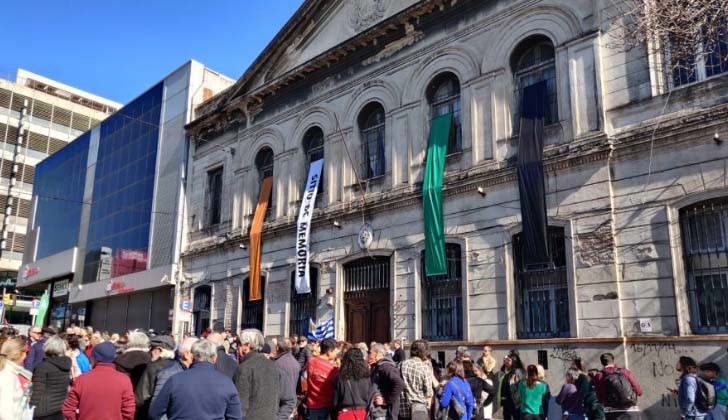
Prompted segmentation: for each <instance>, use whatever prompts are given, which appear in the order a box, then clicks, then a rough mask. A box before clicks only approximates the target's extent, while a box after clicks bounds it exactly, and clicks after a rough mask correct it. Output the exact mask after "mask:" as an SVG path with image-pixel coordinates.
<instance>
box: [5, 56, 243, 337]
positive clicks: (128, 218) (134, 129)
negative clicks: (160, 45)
mask: <svg viewBox="0 0 728 420" xmlns="http://www.w3.org/2000/svg"><path fill="white" fill-rule="evenodd" d="M231 83H232V81H231V80H229V79H227V78H225V77H224V76H222V75H220V74H218V73H216V72H213V71H212V70H210V69H207V68H205V67H204V66H203V65H202V64H200V63H197V62H195V61H190V62H188V63H187V64H185V65H184V66H182V67H180V68H179V69H177V70H176V71H175V72H173V73H172V74H170V75H169V76H167V77H166V78H165V79H164V80H162V81H160V82H159V83H157V84H156V85H154V86H152V87H151V88H150V89H148V90H147V91H146V92H144V93H143V94H141V95H140V96H139V97H137V98H136V99H134V100H132V101H131V102H129V103H128V104H127V105H125V106H124V107H123V108H121V109H119V110H118V111H117V112H115V113H114V114H112V115H111V116H110V117H109V118H108V119H107V120H105V121H104V122H103V123H101V124H99V125H97V126H96V127H94V128H93V129H91V130H89V131H87V132H85V133H83V134H82V135H81V136H79V137H78V138H76V139H75V140H74V141H73V142H71V143H70V144H69V145H68V146H66V147H64V148H63V149H61V150H59V151H58V152H56V153H54V154H53V155H52V156H50V157H49V158H47V159H45V160H44V161H42V162H41V163H39V164H38V166H37V171H36V185H35V189H34V191H33V211H32V212H31V218H30V220H31V221H32V223H31V226H30V232H31V234H30V239H31V240H30V241H29V246H28V247H26V250H25V255H24V256H25V261H24V263H25V264H24V266H23V269H22V276H21V278H20V280H19V286H21V287H27V288H40V289H48V290H50V292H51V307H50V311H49V313H50V321H49V322H50V323H51V324H53V325H56V326H59V327H62V326H64V325H68V324H69V323H76V324H79V323H80V324H84V323H85V324H89V325H93V326H94V327H95V328H98V329H101V330H108V331H115V332H121V331H125V330H128V329H133V328H153V329H155V330H157V331H171V321H172V318H171V317H172V308H173V306H174V303H175V300H176V299H175V294H174V287H173V286H174V284H176V282H177V278H178V277H177V276H178V274H179V272H178V265H179V253H180V247H181V245H182V238H183V235H182V229H183V228H182V219H183V217H184V216H183V212H184V208H183V206H182V205H181V204H182V203H183V202H184V195H185V184H186V177H185V171H186V165H185V162H186V158H187V149H188V141H187V139H186V136H185V133H184V125H185V124H186V123H187V122H189V120H190V117H191V109H192V106H193V105H194V104H196V103H201V102H202V101H203V100H204V99H205V98H209V97H210V96H212V94H214V93H215V92H216V91H219V90H221V89H223V88H224V87H227V86H229V85H230V84H231Z"/></svg>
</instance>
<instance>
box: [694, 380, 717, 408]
mask: <svg viewBox="0 0 728 420" xmlns="http://www.w3.org/2000/svg"><path fill="white" fill-rule="evenodd" d="M695 380H696V381H697V383H698V391H697V393H696V394H695V406H696V407H697V408H698V409H699V410H700V411H702V412H704V413H707V412H709V411H711V410H712V409H713V408H715V387H714V386H713V384H711V383H710V382H708V381H706V380H705V379H703V378H701V377H700V376H695Z"/></svg>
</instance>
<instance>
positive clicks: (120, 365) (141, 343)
mask: <svg viewBox="0 0 728 420" xmlns="http://www.w3.org/2000/svg"><path fill="white" fill-rule="evenodd" d="M128 339H129V342H128V343H127V345H126V349H125V350H124V352H123V353H121V354H120V355H119V356H117V357H116V360H114V364H115V365H116V370H118V371H119V372H121V373H123V374H125V375H126V376H128V377H129V380H131V386H132V388H133V389H134V390H135V392H134V396H135V399H136V417H135V418H136V419H137V420H146V419H147V411H146V410H145V407H144V399H142V397H141V396H142V393H141V391H140V390H138V388H137V387H139V386H140V384H141V382H142V377H143V376H144V372H145V371H146V370H147V365H148V364H149V362H151V361H152V358H151V356H150V355H149V337H148V336H147V335H146V334H145V333H143V332H141V331H132V332H130V333H129V337H128Z"/></svg>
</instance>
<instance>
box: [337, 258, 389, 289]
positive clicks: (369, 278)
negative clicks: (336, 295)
mask: <svg viewBox="0 0 728 420" xmlns="http://www.w3.org/2000/svg"><path fill="white" fill-rule="evenodd" d="M389 260H390V258H389V257H381V256H375V257H371V258H368V257H367V258H360V259H358V260H356V261H352V262H350V263H347V264H346V265H344V293H345V297H350V298H356V297H360V296H362V295H363V294H366V292H367V291H369V290H378V289H389V283H390V280H389V272H390V262H389Z"/></svg>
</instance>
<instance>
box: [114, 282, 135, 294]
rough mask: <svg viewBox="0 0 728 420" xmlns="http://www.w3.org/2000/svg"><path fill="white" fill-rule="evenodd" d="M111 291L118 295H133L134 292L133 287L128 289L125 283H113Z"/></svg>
mask: <svg viewBox="0 0 728 420" xmlns="http://www.w3.org/2000/svg"><path fill="white" fill-rule="evenodd" d="M111 291H112V292H115V293H116V294H119V295H121V294H124V293H131V292H133V291H134V288H133V287H126V283H124V282H123V281H112V282H111Z"/></svg>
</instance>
